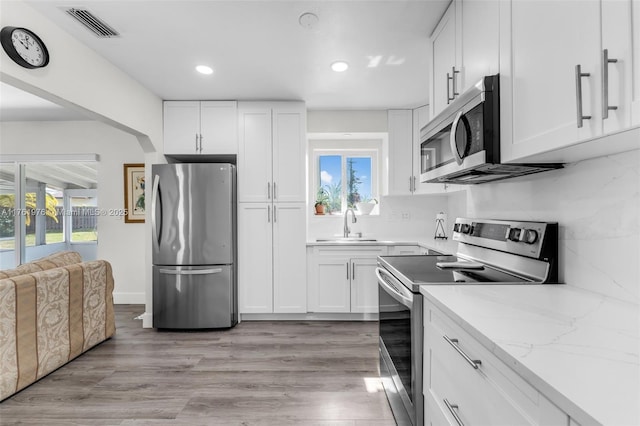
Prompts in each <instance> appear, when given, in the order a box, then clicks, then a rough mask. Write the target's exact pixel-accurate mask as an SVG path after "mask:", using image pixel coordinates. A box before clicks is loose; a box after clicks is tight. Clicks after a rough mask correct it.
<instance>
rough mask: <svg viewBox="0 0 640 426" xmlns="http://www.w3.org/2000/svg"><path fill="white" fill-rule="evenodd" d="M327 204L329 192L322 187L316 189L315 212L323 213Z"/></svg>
mask: <svg viewBox="0 0 640 426" xmlns="http://www.w3.org/2000/svg"><path fill="white" fill-rule="evenodd" d="M328 206H329V193H328V192H327V190H326V189H324V188H319V189H318V194H317V195H316V203H315V205H314V207H315V209H316V214H318V215H319V214H325V212H326V210H327V207H328Z"/></svg>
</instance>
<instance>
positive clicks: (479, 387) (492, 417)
mask: <svg viewBox="0 0 640 426" xmlns="http://www.w3.org/2000/svg"><path fill="white" fill-rule="evenodd" d="M440 341H441V342H440ZM481 368H482V367H479V368H478V369H481ZM430 386H431V390H432V391H433V394H434V395H437V396H438V397H439V398H440V399H439V400H438V401H437V402H438V404H439V405H441V406H444V407H445V409H444V410H442V411H444V412H445V415H446V416H447V418H449V419H453V418H454V413H455V414H456V415H457V416H458V417H459V418H460V420H461V423H462V424H465V425H509V426H511V425H530V424H535V422H534V421H533V420H532V419H529V418H528V417H527V416H526V415H524V414H523V413H522V411H521V410H520V408H519V407H517V406H516V405H514V403H513V402H512V401H510V400H508V399H507V398H506V397H505V395H504V394H503V393H502V392H501V390H500V389H499V388H497V387H496V386H495V384H494V383H492V382H491V381H490V380H488V379H487V377H486V376H485V375H484V374H483V373H482V371H477V370H475V369H473V367H471V366H470V365H469V364H467V362H466V361H465V360H464V359H463V358H462V357H461V356H460V355H459V354H458V353H457V352H456V351H455V349H453V347H451V346H450V345H449V344H448V343H447V342H446V341H445V340H444V339H442V338H441V339H439V340H438V341H437V342H433V346H432V350H431V384H430ZM447 404H449V407H451V408H449V407H447ZM454 424H456V423H454Z"/></svg>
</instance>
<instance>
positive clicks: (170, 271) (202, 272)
mask: <svg viewBox="0 0 640 426" xmlns="http://www.w3.org/2000/svg"><path fill="white" fill-rule="evenodd" d="M158 272H160V273H161V274H167V275H208V274H218V273H220V272H222V269H221V268H212V269H188V270H177V269H159V270H158Z"/></svg>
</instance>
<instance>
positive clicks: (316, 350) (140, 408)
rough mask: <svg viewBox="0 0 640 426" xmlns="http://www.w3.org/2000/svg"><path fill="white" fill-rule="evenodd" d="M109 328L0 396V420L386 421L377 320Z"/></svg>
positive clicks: (377, 425) (330, 424)
mask: <svg viewBox="0 0 640 426" xmlns="http://www.w3.org/2000/svg"><path fill="white" fill-rule="evenodd" d="M143 311H144V307H143V306H141V305H117V306H116V325H117V331H116V336H115V337H114V338H112V339H110V340H108V341H106V342H104V343H102V344H100V345H98V346H97V347H95V348H93V349H92V350H90V351H89V352H87V353H85V354H83V355H81V356H80V357H79V358H77V359H75V360H74V361H72V362H71V363H69V364H67V365H65V366H63V367H61V368H60V369H58V370H57V371H55V372H53V373H51V374H50V375H49V376H47V377H45V378H43V379H42V380H40V381H39V382H37V383H35V384H33V385H31V386H29V387H28V388H26V389H24V390H23V391H21V392H19V393H18V394H16V395H14V396H13V397H11V398H8V399H7V400H5V401H4V402H3V403H0V425H12V424H18V423H19V424H25V425H42V424H47V425H53V426H57V425H97V426H101V425H105V426H110V425H122V426H136V425H140V426H147V425H160V426H162V425H176V426H182V425H190V426H197V425H207V426H210V425H224V426H235V425H238V426H275V425H278V426H293V425H295V426H394V425H395V422H394V420H393V415H392V414H391V411H390V409H389V406H388V403H387V400H386V397H385V395H384V392H383V391H382V390H381V389H380V385H379V379H378V367H377V364H378V352H377V341H378V334H377V323H375V322H331V321H326V322H325V321H316V322H304V321H244V322H242V323H241V324H239V325H238V326H236V327H234V328H232V329H229V330H222V331H201V332H175V331H165V330H162V331H157V330H151V329H143V328H142V326H141V323H140V321H137V320H135V319H134V318H135V317H136V316H138V315H140V314H141V313H142V312H143Z"/></svg>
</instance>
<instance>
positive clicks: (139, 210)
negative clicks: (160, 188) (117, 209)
mask: <svg viewBox="0 0 640 426" xmlns="http://www.w3.org/2000/svg"><path fill="white" fill-rule="evenodd" d="M144 184H145V182H144V164H125V165H124V209H125V211H124V221H125V223H144V214H145V206H146V204H145V198H144Z"/></svg>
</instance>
